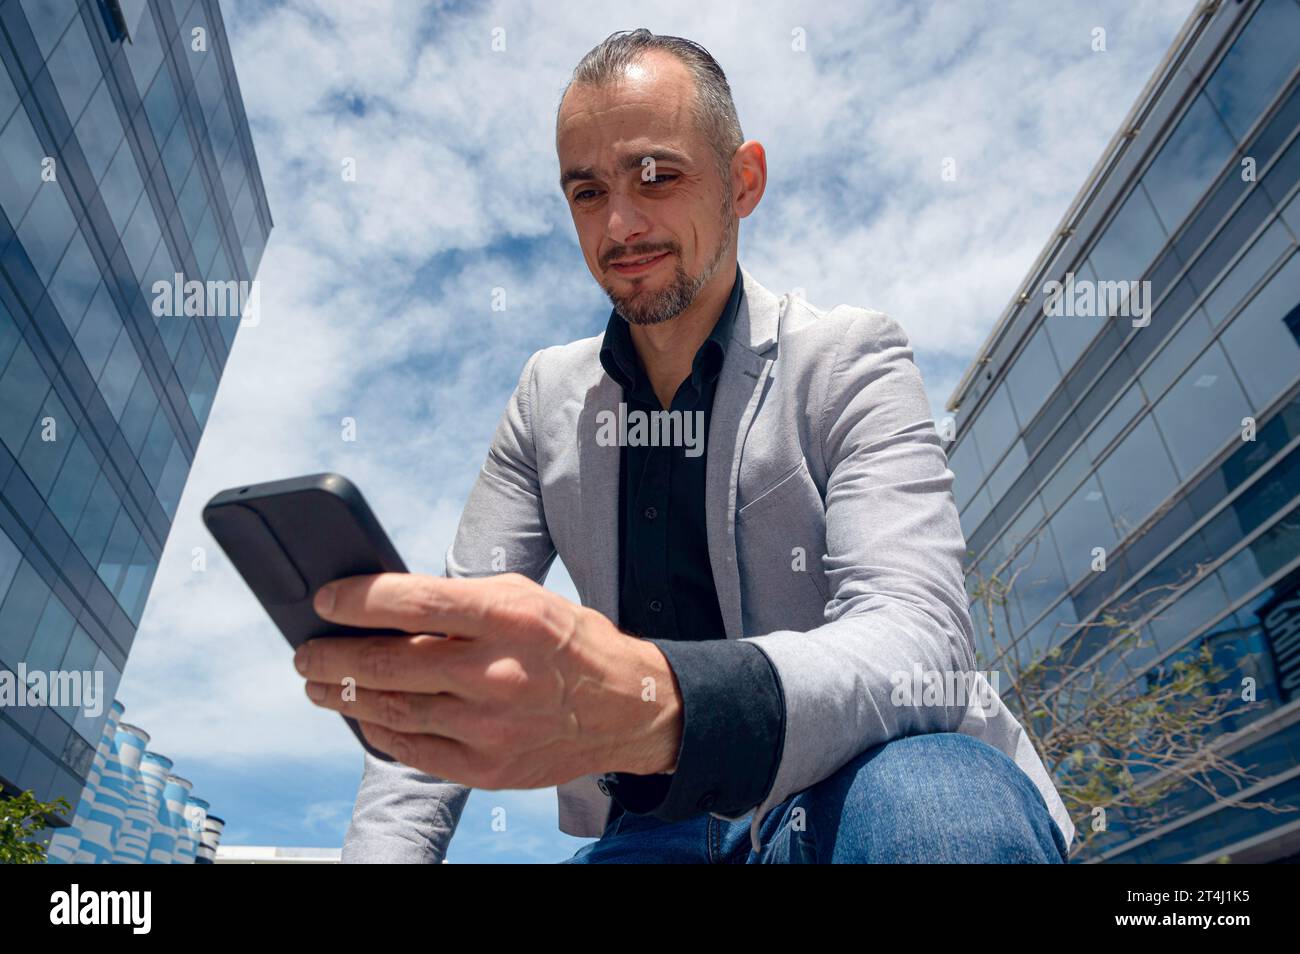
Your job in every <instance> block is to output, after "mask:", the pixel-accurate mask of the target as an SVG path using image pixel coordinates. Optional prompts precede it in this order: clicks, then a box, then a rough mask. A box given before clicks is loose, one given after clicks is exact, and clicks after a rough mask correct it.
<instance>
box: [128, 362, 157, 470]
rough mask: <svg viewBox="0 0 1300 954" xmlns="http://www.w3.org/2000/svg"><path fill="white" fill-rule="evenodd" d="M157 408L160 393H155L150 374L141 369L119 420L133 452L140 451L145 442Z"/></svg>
mask: <svg viewBox="0 0 1300 954" xmlns="http://www.w3.org/2000/svg"><path fill="white" fill-rule="evenodd" d="M157 410H158V395H157V394H155V393H154V389H153V385H152V384H150V382H149V375H147V374H145V373H144V372H143V371H141V372H140V374H139V375H138V376H137V377H136V379H135V387H134V388H132V389H131V397H130V398H129V399H128V400H127V402H126V410H125V411H123V412H122V416H121V418H120V421H119V423H120V425H121V428H122V436H123V437H125V438H126V443H127V446H128V447H130V448H131V453H132V454H137V455H138V454H139V453H140V447H141V446H142V445H143V444H144V439H145V436H146V435H147V434H148V433H149V425H150V424H151V423H152V422H153V416H154V413H155V412H156V411H157Z"/></svg>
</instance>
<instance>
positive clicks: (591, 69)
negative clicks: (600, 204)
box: [556, 27, 745, 182]
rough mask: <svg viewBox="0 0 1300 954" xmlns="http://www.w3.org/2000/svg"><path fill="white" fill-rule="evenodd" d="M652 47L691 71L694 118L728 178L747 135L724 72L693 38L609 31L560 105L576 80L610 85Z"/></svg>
mask: <svg viewBox="0 0 1300 954" xmlns="http://www.w3.org/2000/svg"><path fill="white" fill-rule="evenodd" d="M651 50H662V51H664V52H665V53H670V54H672V55H673V56H675V57H676V58H677V59H678V60H679V61H680V62H681V63H682V64H683V65H684V66H685V67H686V68H687V69H688V70H689V71H690V74H691V78H692V79H694V81H695V101H694V102H693V103H692V104H691V106H692V111H693V112H694V114H695V123H696V126H697V127H698V128H699V130H700V131H701V132H702V133H703V134H704V137H705V138H706V139H707V140H708V141H709V144H710V145H711V146H712V147H713V153H714V157H715V160H716V162H717V166H718V171H719V173H720V174H721V176H722V179H723V182H726V180H727V177H728V175H729V171H730V168H731V157H732V156H733V155H735V152H736V150H737V149H739V148H740V145H741V143H743V142H744V141H745V136H744V134H743V133H742V132H741V130H740V119H739V117H738V116H737V115H736V104H735V102H734V101H733V100H732V98H731V86H730V85H728V83H727V75H726V74H725V73H724V72H722V67H721V66H719V65H718V61H717V60H715V59H714V58H713V56H712V55H711V54H710V53H709V51H708V50H706V49H705V48H704V47H702V46H700V44H698V43H696V42H694V41H693V40H685V39H682V38H681V37H679V36H660V35H658V34H655V33H651V32H650V31H649V30H647V29H646V28H645V27H640V28H638V29H636V30H619V31H617V32H615V33H611V34H610V35H609V36H608V37H606V38H605V39H604V40H602V41H601V42H600V43H599V44H598V45H596V46H594V47H592V49H591V50H590V51H589V52H588V53H587V55H586V56H584V57H583V58H582V59H581V61H579V63H578V65H577V66H576V67H574V70H573V76H572V77H571V78H570V80H569V82H568V84H567V85H566V86H565V87H564V92H563V93H561V94H560V106H561V107H562V106H563V105H564V97H565V95H566V94H567V93H568V92H569V90H570V89H571V88H572V87H573V86H574V85H584V86H591V87H593V88H596V89H600V88H602V87H605V86H608V85H610V84H612V83H614V82H616V81H618V80H619V79H621V78H622V76H623V73H624V71H625V70H626V69H627V67H628V66H630V65H632V64H633V63H635V62H637V61H638V60H639V59H640V58H641V57H642V56H643V55H644V54H646V53H648V52H650V51H651ZM558 119H559V111H558V109H557V111H556V120H557V121H558Z"/></svg>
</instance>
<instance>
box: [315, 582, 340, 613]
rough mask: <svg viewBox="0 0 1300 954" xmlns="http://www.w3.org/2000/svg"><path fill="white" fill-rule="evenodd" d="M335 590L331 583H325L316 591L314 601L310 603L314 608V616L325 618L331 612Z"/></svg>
mask: <svg viewBox="0 0 1300 954" xmlns="http://www.w3.org/2000/svg"><path fill="white" fill-rule="evenodd" d="M336 589H337V587H335V586H334V584H333V583H326V584H325V585H324V586H322V587H321V588H320V589H319V590H317V591H316V599H315V600H313V601H312V602H313V603H314V604H315V607H316V615H318V616H327V615H329V614H330V613H331V612H333V610H334V596H335V590H336Z"/></svg>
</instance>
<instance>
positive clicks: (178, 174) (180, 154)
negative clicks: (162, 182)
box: [162, 119, 202, 197]
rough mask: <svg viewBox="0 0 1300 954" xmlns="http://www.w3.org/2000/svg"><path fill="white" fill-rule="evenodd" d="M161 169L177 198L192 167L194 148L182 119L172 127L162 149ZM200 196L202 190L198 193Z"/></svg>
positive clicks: (187, 128)
mask: <svg viewBox="0 0 1300 954" xmlns="http://www.w3.org/2000/svg"><path fill="white" fill-rule="evenodd" d="M162 159H163V168H164V169H166V170H167V178H168V179H170V180H171V184H172V191H173V192H174V193H175V194H176V195H177V196H178V197H179V196H180V194H181V186H182V185H184V184H185V180H186V177H187V176H189V174H190V169H191V168H192V167H193V166H194V147H193V146H191V145H190V134H189V127H188V126H187V125H186V123H185V120H184V119H182V120H181V121H180V122H178V123H176V125H175V126H173V127H172V134H171V135H170V136H168V137H167V145H165V146H163V149H162ZM199 194H200V196H201V195H202V189H200V192H199Z"/></svg>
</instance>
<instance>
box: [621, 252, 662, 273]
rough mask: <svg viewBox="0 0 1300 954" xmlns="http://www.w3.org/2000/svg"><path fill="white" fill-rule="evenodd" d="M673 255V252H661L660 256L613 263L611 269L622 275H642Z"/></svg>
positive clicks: (648, 256)
mask: <svg viewBox="0 0 1300 954" xmlns="http://www.w3.org/2000/svg"><path fill="white" fill-rule="evenodd" d="M671 254H672V253H671V252H660V253H659V254H658V255H644V256H642V257H641V258H639V259H635V258H629V259H625V260H624V261H621V262H611V263H610V266H609V267H610V268H612V269H613V270H614V271H615V272H617V273H618V274H620V275H642V274H644V273H646V272H648V271H650V269H652V268H654V267H655V266H657V265H658V264H659V263H660V262H662V261H664V260H665V259H666V258H668V256H669V255H671Z"/></svg>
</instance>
